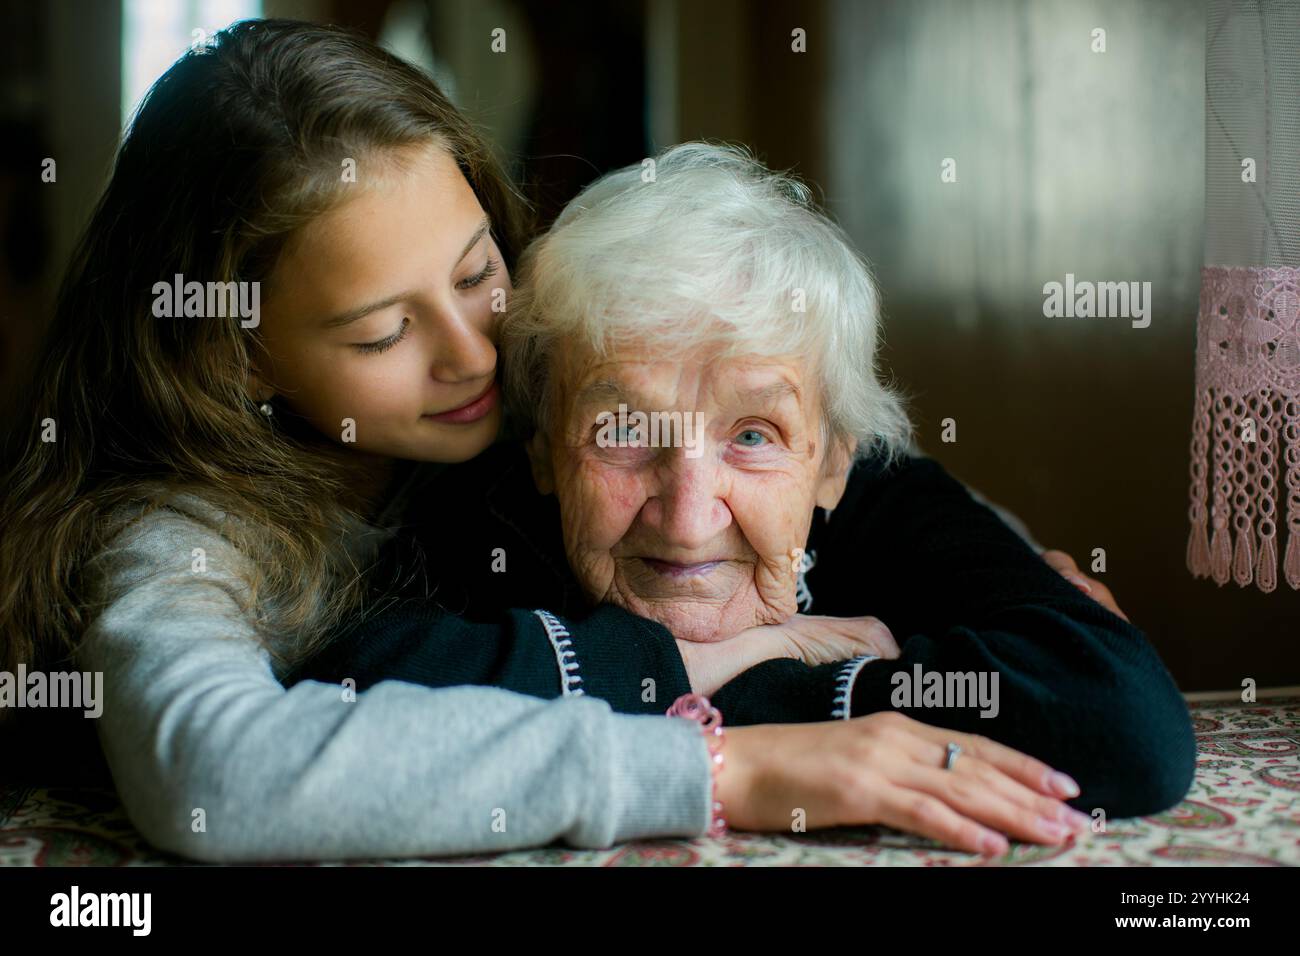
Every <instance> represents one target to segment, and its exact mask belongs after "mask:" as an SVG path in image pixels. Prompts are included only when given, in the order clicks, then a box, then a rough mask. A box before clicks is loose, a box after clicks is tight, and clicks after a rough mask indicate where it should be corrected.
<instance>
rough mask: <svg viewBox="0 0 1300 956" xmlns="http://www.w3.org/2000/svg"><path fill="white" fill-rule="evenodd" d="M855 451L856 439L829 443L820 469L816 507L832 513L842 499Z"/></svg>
mask: <svg viewBox="0 0 1300 956" xmlns="http://www.w3.org/2000/svg"><path fill="white" fill-rule="evenodd" d="M857 450H858V441H857V439H856V438H852V439H849V440H847V441H845V440H843V439H835V440H833V441H832V442H831V446H830V449H829V450H828V451H827V453H826V461H825V463H824V464H823V467H822V476H821V479H820V480H819V481H818V482H817V507H819V508H825V509H826V510H827V511H833V510H835V506H836V505H838V504H839V503H840V499H841V498H843V497H844V488H845V486H847V485H848V483H849V472H850V471H852V470H853V455H854V452H856V451H857Z"/></svg>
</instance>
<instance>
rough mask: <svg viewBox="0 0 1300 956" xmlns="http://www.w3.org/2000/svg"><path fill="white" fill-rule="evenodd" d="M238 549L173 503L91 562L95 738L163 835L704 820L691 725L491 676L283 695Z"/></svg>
mask: <svg viewBox="0 0 1300 956" xmlns="http://www.w3.org/2000/svg"><path fill="white" fill-rule="evenodd" d="M195 547H203V548H205V549H206V551H207V565H208V570H207V571H206V572H204V573H201V574H199V573H194V572H192V571H191V553H192V549H193V548H195ZM224 548H225V550H224V551H223V540H222V539H221V538H220V537H219V536H217V535H215V534H213V533H212V532H209V531H207V530H206V529H205V528H204V527H203V526H202V525H200V524H198V523H196V522H194V521H191V520H188V519H185V518H182V517H180V516H171V517H163V516H162V515H161V513H160V514H159V515H155V516H153V517H152V518H150V519H147V520H146V521H145V522H142V523H141V524H140V525H138V526H136V527H135V528H132V529H129V530H128V531H127V532H124V533H123V535H122V536H120V537H119V539H118V541H117V542H115V545H114V547H112V548H111V549H109V550H108V551H106V552H105V553H104V554H103V555H101V558H100V560H98V561H97V562H96V563H95V570H94V573H93V575H92V579H94V580H97V581H98V589H97V591H98V593H99V594H100V595H101V596H102V599H103V611H102V612H101V613H100V614H99V616H98V617H97V618H96V620H95V621H94V623H93V624H92V626H91V627H90V629H89V630H88V632H87V635H86V638H85V640H84V641H83V643H82V645H81V649H80V651H79V664H80V666H81V667H82V668H84V669H89V670H96V671H102V672H103V674H104V707H103V714H102V716H101V717H100V718H99V720H98V732H99V737H100V741H101V743H102V745H103V747H104V751H105V755H106V758H107V760H108V763H109V766H110V768H111V769H112V773H113V777H114V781H115V783H116V786H117V788H118V791H119V794H120V796H121V798H122V801H123V804H124V805H125V807H126V810H127V813H128V815H129V817H130V818H131V820H132V822H133V823H135V825H136V826H137V827H138V828H139V829H140V831H141V832H142V833H143V834H144V836H145V837H146V838H147V839H148V840H150V842H152V843H154V844H155V845H157V846H159V847H161V848H162V849H165V850H168V851H171V852H174V853H177V854H180V855H182V856H186V857H190V858H193V859H198V860H204V861H212V862H222V861H248V862H251V861H263V860H305V859H347V858H380V857H411V856H428V855H438V854H457V853H478V852H493V851H500V850H509V849H516V848H520V847H529V846H538V845H544V844H546V843H549V842H551V841H553V840H556V839H562V840H565V841H566V842H568V843H570V844H572V845H574V846H580V847H603V846H608V845H610V844H611V843H614V842H619V841H623V840H629V839H636V838H641V837H650V836H665V835H697V834H700V833H702V832H703V831H704V830H705V829H706V827H707V826H708V822H709V800H710V785H711V778H710V769H709V761H708V754H707V750H706V748H705V746H704V743H703V741H702V739H701V736H700V734H699V732H698V730H697V729H696V728H694V727H693V726H691V725H689V724H687V723H686V722H685V721H678V720H669V719H665V718H662V717H649V716H633V715H620V714H615V713H613V712H611V710H610V708H609V706H608V705H607V704H605V703H604V702H602V701H599V700H596V699H593V698H590V697H585V696H584V697H566V698H562V699H558V700H552V701H547V700H541V699H537V698H533V697H528V696H523V695H519V694H515V693H511V692H508V691H504V690H496V689H488V688H475V687H454V688H446V689H437V690H435V689H430V688H426V687H418V686H413V685H407V684H402V683H397V682H384V683H381V684H378V685H376V686H375V687H373V688H371V689H370V690H367V691H365V692H362V693H359V694H356V695H355V699H353V700H350V701H349V700H348V699H347V695H345V694H344V693H343V690H342V688H340V687H337V686H331V685H327V684H321V683H316V682H313V681H304V682H302V683H300V684H297V685H296V686H294V687H293V688H291V689H288V690H286V689H285V688H284V687H283V686H282V685H281V684H280V682H279V681H278V680H277V677H276V675H275V673H274V670H273V668H272V665H271V659H270V655H269V654H268V653H267V652H266V650H265V649H263V648H262V647H261V645H260V644H259V642H258V641H257V638H256V636H255V631H254V628H253V625H252V622H251V621H249V620H247V619H246V618H245V617H244V616H243V614H242V613H241V611H240V609H239V605H238V603H237V601H236V599H235V597H234V594H233V591H234V589H236V588H238V587H239V583H238V578H237V576H236V575H234V574H233V573H232V572H231V570H230V568H231V565H229V564H224V565H223V561H234V560H237V555H236V556H231V555H229V554H228V553H227V552H228V551H229V548H228V546H224Z"/></svg>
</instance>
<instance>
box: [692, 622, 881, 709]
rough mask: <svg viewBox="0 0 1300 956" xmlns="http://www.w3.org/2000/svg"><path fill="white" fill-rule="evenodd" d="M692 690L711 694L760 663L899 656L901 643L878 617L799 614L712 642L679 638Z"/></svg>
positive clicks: (823, 661) (828, 662)
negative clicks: (779, 622) (705, 642)
mask: <svg viewBox="0 0 1300 956" xmlns="http://www.w3.org/2000/svg"><path fill="white" fill-rule="evenodd" d="M677 648H678V650H680V651H681V655H682V662H683V663H684V664H685V665H686V674H687V676H688V677H690V680H691V690H693V691H695V693H697V694H704V695H706V696H707V695H709V694H712V693H714V692H715V691H717V689H718V688H719V687H722V686H723V685H724V684H726V683H728V682H729V681H730V680H731V679H732V678H733V677H736V676H737V675H739V674H742V673H744V672H745V671H747V670H749V669H750V668H751V667H753V666H754V665H755V664H761V663H762V662H763V661H770V660H775V659H777V658H782V657H785V658H792V659H794V660H800V661H803V662H804V663H805V664H830V663H833V662H834V661H846V660H848V659H849V658H851V657H857V656H858V655H859V654H875V655H877V656H878V657H884V658H890V659H893V658H896V657H898V644H897V643H896V642H895V641H894V635H893V634H891V633H890V631H889V628H888V627H886V626H885V624H884V622H883V621H881V620H879V619H878V618H874V617H822V616H818V615H810V614H796V615H794V617H792V618H790V619H789V620H788V621H786V622H784V623H783V624H766V625H763V626H761V627H751V628H748V629H747V630H744V631H741V632H740V633H739V634H737V635H736V636H735V637H731V638H728V639H727V640H725V641H716V642H714V643H711V644H700V643H697V642H693V641H683V640H678V641H677Z"/></svg>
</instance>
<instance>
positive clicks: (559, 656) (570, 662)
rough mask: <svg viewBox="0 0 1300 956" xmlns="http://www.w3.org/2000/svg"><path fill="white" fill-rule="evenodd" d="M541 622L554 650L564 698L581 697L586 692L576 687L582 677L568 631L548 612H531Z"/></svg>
mask: <svg viewBox="0 0 1300 956" xmlns="http://www.w3.org/2000/svg"><path fill="white" fill-rule="evenodd" d="M533 613H534V614H536V615H537V617H538V619H539V620H540V621H541V622H542V627H543V628H545V630H546V636H547V638H549V639H550V642H551V647H553V648H555V663H556V664H558V665H559V668H560V688H561V691H562V693H563V695H564V696H565V697H582V696H584V695H585V694H586V692H585V691H584V690H583V689H582V688H581V687H579V686H578V685H579V684H581V683H582V677H581V676H580V675H579V674H578V655H577V654H575V653H574V651H573V641H571V640H569V632H568V629H567V628H565V626H564V625H563V624H561V623H560V619H559V618H557V617H556V616H555V615H554V614H552V613H551V612H550V611H542V610H536V611H533Z"/></svg>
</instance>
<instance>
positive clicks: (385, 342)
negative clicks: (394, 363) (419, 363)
mask: <svg viewBox="0 0 1300 956" xmlns="http://www.w3.org/2000/svg"><path fill="white" fill-rule="evenodd" d="M410 325H411V320H410V319H409V318H406V317H405V316H403V317H402V327H401V328H400V329H398V330H397V331H396V332H394V333H393V334H392V335H390V336H388V338H385V339H380V340H379V341H378V342H360V343H357V344H355V345H353V346H352V347H353V348H354V349H356V350H357V351H358V352H365V353H367V354H371V353H375V352H387V351H388V350H389V349H391V348H392V347H393V346H394V345H396V344H397V343H398V342H400V341H402V339H404V338H406V330H407V329H408V328H409V327H410Z"/></svg>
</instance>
